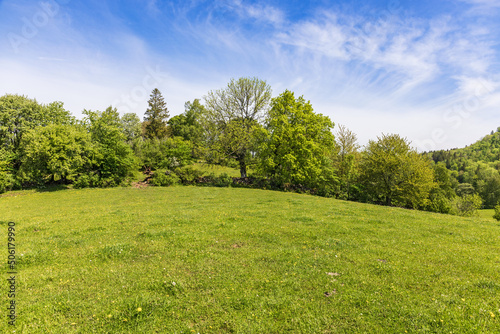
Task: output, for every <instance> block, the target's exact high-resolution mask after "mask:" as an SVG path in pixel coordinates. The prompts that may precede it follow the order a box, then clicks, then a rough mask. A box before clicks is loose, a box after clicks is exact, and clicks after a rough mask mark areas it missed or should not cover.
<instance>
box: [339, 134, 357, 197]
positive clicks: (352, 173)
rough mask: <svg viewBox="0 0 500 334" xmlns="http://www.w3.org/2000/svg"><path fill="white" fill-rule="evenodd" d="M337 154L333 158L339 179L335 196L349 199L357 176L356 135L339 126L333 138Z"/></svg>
mask: <svg viewBox="0 0 500 334" xmlns="http://www.w3.org/2000/svg"><path fill="white" fill-rule="evenodd" d="M335 143H336V150H337V154H336V157H335V169H336V173H337V176H338V178H339V190H338V194H337V196H338V197H340V198H344V199H350V197H351V193H352V190H353V186H354V182H355V180H356V178H357V176H358V173H359V170H358V164H359V152H358V149H359V145H358V139H357V137H356V134H355V133H354V132H352V131H351V130H349V129H348V128H346V127H345V126H344V125H339V129H338V130H337V132H336V136H335Z"/></svg>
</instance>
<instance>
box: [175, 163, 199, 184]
mask: <svg viewBox="0 0 500 334" xmlns="http://www.w3.org/2000/svg"><path fill="white" fill-rule="evenodd" d="M174 172H175V174H177V176H178V177H179V179H180V181H181V182H182V183H183V184H194V183H195V182H196V180H198V179H199V178H201V177H202V176H203V172H202V171H200V170H198V169H195V168H193V167H189V166H188V167H183V168H176V169H175V170H174Z"/></svg>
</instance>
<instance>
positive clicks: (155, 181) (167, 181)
mask: <svg viewBox="0 0 500 334" xmlns="http://www.w3.org/2000/svg"><path fill="white" fill-rule="evenodd" d="M179 181H180V179H179V177H178V176H177V175H176V174H175V173H172V172H170V171H167V172H166V173H159V172H156V173H154V174H153V177H152V178H151V181H150V182H149V183H150V184H151V185H152V186H157V187H169V186H173V185H175V184H177V183H179Z"/></svg>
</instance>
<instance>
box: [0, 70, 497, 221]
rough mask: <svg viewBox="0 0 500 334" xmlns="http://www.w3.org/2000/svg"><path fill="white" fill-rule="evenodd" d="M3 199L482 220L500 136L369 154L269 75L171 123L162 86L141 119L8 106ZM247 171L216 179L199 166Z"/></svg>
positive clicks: (1, 158)
mask: <svg viewBox="0 0 500 334" xmlns="http://www.w3.org/2000/svg"><path fill="white" fill-rule="evenodd" d="M0 141H1V142H2V146H1V147H0V192H5V191H10V190H16V189H27V188H33V187H35V188H43V187H47V186H50V185H55V184H59V185H65V186H68V187H74V188H85V187H114V186H123V185H129V184H130V183H131V182H134V181H137V179H138V178H139V177H138V174H139V172H142V173H145V174H146V175H145V176H143V178H146V180H147V182H148V183H149V184H150V185H152V186H170V185H174V184H193V185H200V186H206V185H212V186H233V187H234V186H240V187H254V188H262V189H274V190H283V191H296V192H302V193H310V194H315V195H319V196H327V197H334V198H338V199H344V200H351V201H359V202H366V203H376V204H381V205H388V206H398V207H404V208H411V209H418V210H426V211H433V212H441V213H449V214H457V215H464V216H467V215H472V214H473V213H474V212H475V211H476V210H477V209H479V208H493V207H495V206H496V205H497V204H498V202H499V200H500V175H499V169H500V132H499V131H497V132H492V133H491V134H490V135H488V136H486V137H484V138H483V139H481V140H480V141H478V142H477V143H475V144H473V145H471V146H469V147H466V148H463V149H454V150H448V151H435V152H427V153H424V154H420V153H418V152H417V151H416V150H415V149H414V148H412V146H411V143H410V142H409V141H408V140H407V139H405V138H402V137H401V136H399V135H397V134H381V135H380V136H379V137H377V138H376V139H373V140H370V141H369V143H368V144H367V145H366V146H365V147H360V145H359V144H358V142H357V138H356V134H354V133H353V132H352V131H350V130H349V129H347V128H346V127H345V126H342V125H337V126H335V124H334V122H333V121H332V120H331V119H330V118H329V117H327V116H324V115H321V114H318V113H315V112H314V110H313V107H312V104H311V103H310V102H309V101H307V100H305V99H304V98H303V97H302V96H300V97H297V96H295V94H294V93H293V92H291V91H288V90H286V91H284V92H283V93H281V94H280V95H279V96H277V97H274V98H272V97H271V87H270V86H269V85H268V84H267V83H266V82H265V81H263V80H260V79H258V78H240V79H237V80H235V79H232V80H231V81H230V82H229V83H228V85H227V86H226V87H224V88H222V89H217V90H213V91H210V92H208V93H207V95H206V96H204V98H203V100H200V99H195V100H193V101H189V102H186V104H185V110H184V112H183V113H182V114H180V115H177V116H174V117H170V113H169V110H168V108H167V103H166V101H165V100H164V98H163V96H162V94H161V92H160V91H159V90H158V89H154V90H153V91H152V92H151V96H150V99H149V101H148V108H147V110H145V116H144V118H143V119H142V120H141V119H140V118H139V117H138V116H137V115H136V114H134V113H127V114H124V115H120V114H119V113H118V111H117V110H116V109H115V108H113V107H109V108H107V109H106V110H104V111H92V110H84V111H83V118H82V119H76V118H75V117H74V116H73V115H71V113H70V112H69V111H67V110H66V109H65V108H64V105H63V103H62V102H53V103H50V104H40V103H38V102H37V101H36V100H34V99H30V98H28V97H26V96H20V95H4V96H2V97H0ZM197 161H198V162H200V161H202V162H203V163H206V164H211V165H223V166H230V167H234V168H237V169H239V171H240V176H241V177H239V178H231V177H229V176H228V175H227V174H221V175H215V174H210V175H204V174H203V173H201V172H200V171H199V170H197V169H195V168H193V167H192V166H191V165H192V164H193V163H194V162H197Z"/></svg>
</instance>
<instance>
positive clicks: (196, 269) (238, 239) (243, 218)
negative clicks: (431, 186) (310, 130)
mask: <svg viewBox="0 0 500 334" xmlns="http://www.w3.org/2000/svg"><path fill="white" fill-rule="evenodd" d="M0 221H1V225H0V231H1V233H2V235H3V240H4V242H3V245H4V246H3V247H4V251H2V252H1V253H2V254H4V255H3V256H4V257H5V261H4V263H6V260H7V222H9V221H13V222H15V223H16V253H17V258H18V268H17V269H18V274H17V284H18V286H17V290H16V292H17V293H16V305H17V315H18V318H17V324H16V326H15V328H14V327H12V326H9V325H8V324H7V318H6V316H2V319H1V320H0V332H1V333H12V332H13V331H14V329H15V330H16V333H30V334H31V333H406V332H407V333H499V332H500V224H499V223H498V222H496V221H494V220H492V219H490V218H481V217H476V218H461V217H455V216H447V215H440V214H432V213H426V212H418V211H411V210H403V209H397V208H387V207H380V206H374V205H366V204H360V203H352V202H344V201H338V200H333V199H328V198H321V197H314V196H308V195H299V194H292V193H284V192H273V191H264V190H253V189H233V188H208V187H202V188H199V187H186V186H177V187H170V188H153V187H148V188H142V189H137V188H131V187H130V188H113V189H84V190H61V191H54V192H41V193H37V192H33V191H30V192H19V193H8V194H6V195H4V196H3V197H0ZM7 271H8V269H7V267H6V265H5V264H4V271H3V279H4V282H5V284H4V285H3V286H4V288H3V289H4V290H5V291H1V293H0V295H1V298H0V302H1V308H2V310H4V311H2V314H3V315H5V314H6V309H7V306H8V303H9V300H10V299H9V298H7V284H6V279H7V278H8V275H7Z"/></svg>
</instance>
